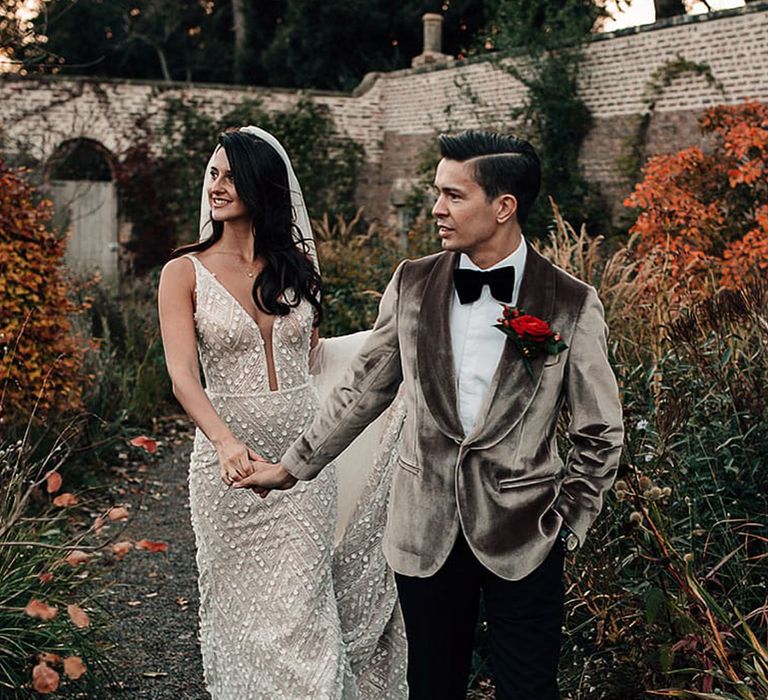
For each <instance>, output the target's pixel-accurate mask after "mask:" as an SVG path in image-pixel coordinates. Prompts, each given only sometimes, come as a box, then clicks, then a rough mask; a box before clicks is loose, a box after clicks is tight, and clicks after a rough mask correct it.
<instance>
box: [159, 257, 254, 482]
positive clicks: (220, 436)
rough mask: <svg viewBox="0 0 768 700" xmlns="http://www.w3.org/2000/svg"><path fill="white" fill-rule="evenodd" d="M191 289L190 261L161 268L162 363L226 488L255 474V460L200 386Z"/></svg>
mask: <svg viewBox="0 0 768 700" xmlns="http://www.w3.org/2000/svg"><path fill="white" fill-rule="evenodd" d="M194 288H195V272H194V269H193V267H192V262H191V261H189V260H184V259H183V258H177V259H176V260H172V261H171V262H169V263H168V264H167V265H166V266H165V267H164V268H163V271H162V273H161V275H160V286H159V288H158V292H157V303H158V311H159V318H160V333H161V335H162V338H163V349H164V351H165V363H166V366H167V367H168V374H169V375H170V377H171V382H172V383H173V394H174V396H175V397H176V398H177V399H178V400H179V403H180V404H181V405H182V406H183V408H184V410H185V411H186V412H187V414H189V417H190V418H191V419H192V420H193V421H194V422H195V424H196V425H197V426H198V428H200V430H202V431H203V433H205V435H206V437H207V438H208V439H209V440H210V441H211V443H212V444H213V446H214V447H215V448H216V452H217V453H218V455H219V463H220V467H221V478H222V480H223V481H224V482H225V483H227V484H229V483H232V481H234V480H235V479H237V478H242V477H243V476H246V475H247V474H250V473H251V472H252V471H253V468H252V467H251V466H250V463H249V456H250V457H251V459H256V454H255V453H253V452H252V451H251V450H249V449H248V447H246V445H244V444H243V443H242V442H240V441H239V440H238V439H237V438H236V437H235V436H234V435H233V434H232V431H231V430H229V428H228V427H227V426H226V424H225V423H224V422H223V421H222V420H221V418H219V416H218V414H217V413H216V410H215V409H214V407H213V404H211V401H210V399H209V398H208V396H207V395H206V393H205V391H204V390H203V386H202V384H201V383H200V367H199V365H198V359H197V339H196V337H195V317H194V314H195V309H194V302H193V294H194Z"/></svg>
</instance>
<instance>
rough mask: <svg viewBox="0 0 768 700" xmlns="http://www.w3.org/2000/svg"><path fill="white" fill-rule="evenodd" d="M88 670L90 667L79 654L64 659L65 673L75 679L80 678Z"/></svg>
mask: <svg viewBox="0 0 768 700" xmlns="http://www.w3.org/2000/svg"><path fill="white" fill-rule="evenodd" d="M87 670H88V668H87V667H86V665H85V664H84V663H83V660H82V659H81V658H80V657H79V656H68V657H67V658H66V659H64V673H66V674H67V677H68V678H71V679H72V680H73V681H76V680H77V679H78V678H80V676H82V675H83V674H84V673H85V672H86V671H87Z"/></svg>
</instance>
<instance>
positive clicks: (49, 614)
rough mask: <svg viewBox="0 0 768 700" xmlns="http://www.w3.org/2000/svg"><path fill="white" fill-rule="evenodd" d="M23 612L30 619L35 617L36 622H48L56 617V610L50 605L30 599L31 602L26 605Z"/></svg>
mask: <svg viewBox="0 0 768 700" xmlns="http://www.w3.org/2000/svg"><path fill="white" fill-rule="evenodd" d="M24 612H25V613H27V615H29V616H30V617H36V618H37V619H38V620H43V621H44V622H47V621H48V620H53V618H54V617H56V613H57V612H58V608H55V607H54V606H52V605H48V604H47V603H44V602H43V601H42V600H38V599H37V598H32V600H30V601H29V602H28V603H27V607H26V608H24Z"/></svg>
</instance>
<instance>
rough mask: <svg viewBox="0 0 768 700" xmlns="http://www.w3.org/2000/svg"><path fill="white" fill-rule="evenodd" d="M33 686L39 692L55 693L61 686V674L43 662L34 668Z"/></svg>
mask: <svg viewBox="0 0 768 700" xmlns="http://www.w3.org/2000/svg"><path fill="white" fill-rule="evenodd" d="M32 687H33V688H34V689H35V690H36V691H37V692H38V693H43V694H45V693H53V692H54V691H56V690H58V688H59V674H58V673H56V671H54V670H53V669H52V668H51V667H50V666H49V665H48V664H46V663H42V662H41V663H39V664H37V666H35V667H34V668H33V669H32Z"/></svg>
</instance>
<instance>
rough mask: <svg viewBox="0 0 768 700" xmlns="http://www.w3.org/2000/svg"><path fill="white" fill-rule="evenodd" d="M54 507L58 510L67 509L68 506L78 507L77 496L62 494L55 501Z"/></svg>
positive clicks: (67, 493)
mask: <svg viewBox="0 0 768 700" xmlns="http://www.w3.org/2000/svg"><path fill="white" fill-rule="evenodd" d="M53 505H55V506H56V507H58V508H67V507H68V506H75V505H77V496H75V494H74V493H69V492H68V491H67V492H66V493H60V494H59V495H58V496H56V498H54V499H53Z"/></svg>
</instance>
